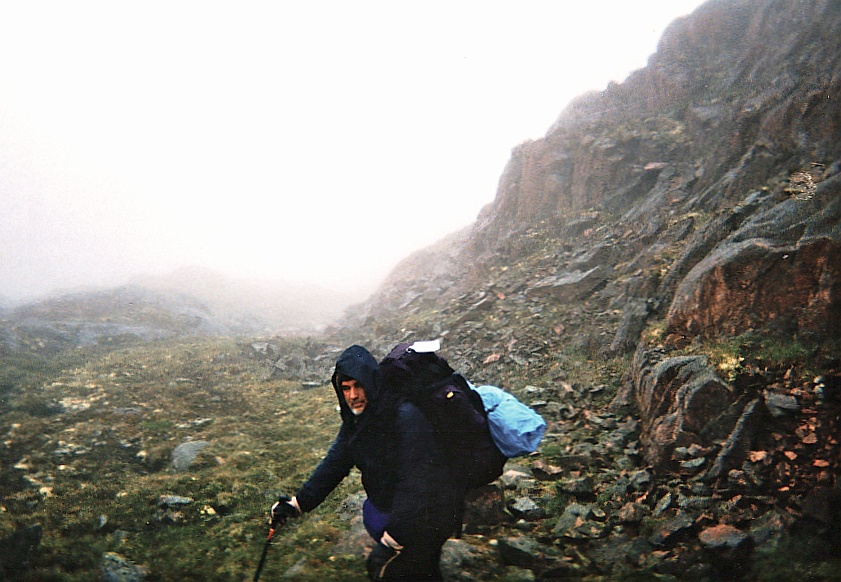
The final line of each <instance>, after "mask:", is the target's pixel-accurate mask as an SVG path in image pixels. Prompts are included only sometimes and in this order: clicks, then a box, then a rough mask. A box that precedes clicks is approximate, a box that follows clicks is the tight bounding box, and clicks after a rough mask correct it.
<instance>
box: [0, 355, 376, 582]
mask: <svg viewBox="0 0 841 582" xmlns="http://www.w3.org/2000/svg"><path fill="white" fill-rule="evenodd" d="M77 356H78V358H76V360H77V361H76V362H74V363H73V364H75V365H70V366H66V367H63V366H58V367H56V368H54V369H52V370H49V371H48V372H47V373H46V374H44V373H42V374H41V375H40V377H39V378H37V381H36V382H34V383H33V384H32V385H29V386H23V389H22V391H21V392H18V393H15V392H13V393H12V394H9V395H7V400H8V405H9V406H8V408H7V412H6V413H5V414H3V415H2V416H0V431H2V433H3V434H4V435H5V438H4V441H5V442H4V443H3V444H2V448H0V451H2V453H0V454H1V455H2V468H0V487H2V490H1V491H0V493H2V497H3V506H4V509H3V510H2V513H0V533H2V534H3V535H5V534H7V533H9V532H11V531H13V530H14V529H16V528H17V527H20V526H25V525H31V524H32V523H40V524H42V526H43V528H44V537H43V540H42V545H41V548H40V550H39V552H38V553H37V556H36V558H35V560H34V569H33V570H32V571H31V572H30V574H29V575H28V577H26V578H24V579H25V580H92V579H96V578H97V576H98V572H99V569H100V567H101V557H102V554H103V553H104V552H108V551H113V552H118V553H119V554H120V555H122V556H124V557H125V558H127V559H129V560H131V561H132V562H134V563H136V564H142V565H143V566H144V567H146V568H147V570H148V576H147V580H174V579H189V580H242V579H245V578H250V576H251V575H253V572H254V569H255V567H256V563H257V560H258V558H259V555H260V551H261V549H262V546H263V540H264V536H265V533H266V531H267V526H266V523H265V515H266V512H267V509H268V507H269V505H270V504H271V502H272V501H273V500H274V499H276V497H277V495H278V494H279V493H281V492H294V490H295V489H296V488H297V487H298V486H299V485H300V484H301V482H302V481H303V479H305V478H306V476H307V475H308V474H309V472H310V471H311V470H312V469H313V467H314V466H315V464H316V463H317V462H318V460H319V459H320V458H321V457H322V456H323V454H324V453H325V451H326V449H327V447H328V446H329V444H330V442H331V439H332V437H333V436H334V434H335V431H336V429H337V427H338V415H337V414H336V412H335V396H334V394H333V391H332V390H330V389H328V388H324V389H314V390H308V391H299V390H298V385H296V384H290V383H284V382H281V381H278V380H273V379H271V377H270V376H269V374H268V372H267V370H266V368H265V363H261V362H259V361H257V360H255V359H251V358H250V356H248V355H246V354H245V353H244V352H243V351H241V348H240V347H239V346H238V345H236V344H235V343H233V342H229V341H225V340H222V341H212V340H207V341H201V342H199V341H196V342H191V343H182V344H176V343H172V344H157V345H152V346H147V347H136V348H131V349H125V350H123V351H116V352H112V353H100V354H95V353H91V354H87V355H83V354H77ZM7 367H9V368H11V367H14V363H13V362H7ZM22 376H24V377H26V375H25V374H23V375H22ZM59 403H61V405H62V406H63V408H64V410H65V412H57V411H58V410H60V406H59ZM206 419H210V420H206ZM185 440H206V441H209V442H211V443H213V444H212V447H209V448H208V449H205V451H207V454H203V455H202V456H201V457H200V459H199V461H198V462H197V464H196V465H195V467H196V470H191V471H189V472H187V473H181V474H179V473H175V472H174V471H173V470H172V469H171V468H170V466H169V459H170V457H169V455H170V453H171V451H172V449H173V448H174V447H175V446H177V445H178V444H180V443H182V442H184V441H185ZM359 487H360V486H359V482H358V479H349V480H347V481H346V483H345V485H344V486H343V487H342V490H341V491H338V492H337V493H336V494H335V495H334V496H333V497H332V498H331V500H330V502H329V503H327V504H325V506H324V507H323V508H321V509H319V511H317V512H316V513H315V514H314V515H313V516H311V517H310V518H308V519H307V520H304V521H302V522H301V523H299V524H296V525H293V526H291V527H289V528H287V529H286V530H284V531H283V532H281V534H280V535H278V536H277V537H276V538H275V539H276V541H275V542H274V543H273V547H272V548H271V552H270V555H269V560H268V563H267V566H266V570H265V574H264V579H266V580H271V579H272V578H276V577H277V576H278V575H279V573H280V572H284V571H286V570H287V569H288V568H290V567H291V566H293V565H295V564H296V563H297V562H298V561H299V560H300V558H301V557H302V555H303V553H302V552H305V553H306V555H307V561H306V566H305V567H304V568H303V569H301V571H300V576H301V577H303V578H306V579H335V580H339V579H342V577H343V576H346V577H348V579H358V578H359V577H360V576H361V575H363V570H362V568H363V566H362V563H361V561H360V560H359V559H358V558H354V559H353V560H350V561H347V560H345V559H344V558H342V557H336V556H332V555H331V550H332V547H333V542H334V541H335V540H336V539H337V537H338V536H339V534H340V529H341V528H342V527H343V526H345V525H346V524H343V523H341V522H337V521H336V520H335V519H332V518H331V519H323V518H322V517H321V516H332V514H333V513H334V512H333V511H332V510H334V509H335V507H336V505H337V504H338V503H339V502H340V501H341V500H343V499H344V498H345V497H346V496H347V494H348V493H351V492H354V491H356V490H357V489H359ZM165 494H166V495H181V496H187V497H191V498H193V499H194V502H193V503H192V504H190V505H187V506H186V507H180V508H173V510H172V511H173V512H179V513H165V511H164V510H161V509H159V508H158V507H157V501H158V497H159V496H160V495H165ZM172 521H174V522H175V525H167V523H168V522H172ZM103 522H104V523H103Z"/></svg>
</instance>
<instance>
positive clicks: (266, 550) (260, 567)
mask: <svg viewBox="0 0 841 582" xmlns="http://www.w3.org/2000/svg"><path fill="white" fill-rule="evenodd" d="M277 527H278V522H277V521H276V520H274V519H273V520H272V522H271V523H270V524H269V535H268V536H266V543H265V544H264V545H263V553H262V554H261V555H260V563H259V564H257V571H256V572H254V582H257V581H258V580H259V579H260V572H262V571H263V566H264V565H265V563H266V555H267V554H268V553H269V546H270V545H271V543H272V538H273V537H274V532H275V531H276V530H277Z"/></svg>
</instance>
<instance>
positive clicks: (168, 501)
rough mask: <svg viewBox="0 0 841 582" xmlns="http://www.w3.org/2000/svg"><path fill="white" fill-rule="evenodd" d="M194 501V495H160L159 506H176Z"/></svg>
mask: <svg viewBox="0 0 841 582" xmlns="http://www.w3.org/2000/svg"><path fill="white" fill-rule="evenodd" d="M192 502H193V498H192V497H182V496H180V495H161V496H160V497H158V507H164V508H165V507H175V506H178V505H189V504H190V503H192Z"/></svg>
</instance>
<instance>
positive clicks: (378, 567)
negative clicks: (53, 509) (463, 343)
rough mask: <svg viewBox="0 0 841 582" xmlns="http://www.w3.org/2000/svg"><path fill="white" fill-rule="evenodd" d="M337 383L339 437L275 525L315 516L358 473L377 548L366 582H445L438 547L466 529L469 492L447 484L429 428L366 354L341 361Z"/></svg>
mask: <svg viewBox="0 0 841 582" xmlns="http://www.w3.org/2000/svg"><path fill="white" fill-rule="evenodd" d="M332 383H333V388H334V389H335V391H336V397H337V398H338V400H339V409H340V414H341V418H342V425H341V428H340V429H339V433H338V435H337V436H336V439H335V441H334V442H333V445H332V446H331V447H330V450H329V451H328V453H327V456H326V457H325V458H324V459H323V460H322V461H321V463H320V464H319V465H318V467H317V468H316V469H315V471H314V472H313V474H312V475H311V476H310V478H309V479H308V480H307V482H306V483H304V485H303V487H301V489H300V491H298V493H297V495H295V497H293V498H292V499H287V498H281V500H280V501H279V502H277V503H275V504H274V505H273V506H272V518H273V519H280V520H283V519H285V518H287V517H292V516H296V515H300V514H301V513H305V512H308V511H312V510H313V509H315V508H316V507H317V506H318V505H319V504H320V503H321V502H322V501H324V499H325V498H326V497H327V495H329V494H330V492H331V491H333V489H335V488H336V486H338V485H339V483H341V481H342V480H343V479H344V478H345V477H347V475H348V474H349V473H350V470H351V469H352V468H353V467H354V466H355V467H357V468H359V470H360V471H361V473H362V485H363V487H364V488H365V492H366V493H367V496H368V499H367V500H366V502H365V504H364V506H363V521H364V523H365V527H366V529H367V530H368V533H369V534H371V536H372V537H373V538H374V540H375V541H376V542H377V543H376V545H375V546H374V548H373V550H372V551H371V553H370V555H369V556H368V560H367V564H366V565H367V569H368V576H369V577H370V578H371V579H372V580H397V579H404V580H420V579H427V580H440V579H441V572H440V568H439V561H440V557H441V547H442V546H443V544H444V542H445V541H446V540H447V538H448V537H450V535H452V534H453V533H455V532H456V531H457V528H459V527H460V525H461V524H460V516H461V515H462V508H463V506H464V497H465V490H464V488H462V487H459V486H458V485H457V484H456V483H455V482H454V481H453V480H452V479H451V478H450V476H449V473H448V469H447V466H446V463H445V461H444V459H443V457H442V454H441V451H440V449H439V447H438V446H437V440H436V438H435V434H434V433H435V431H434V428H433V426H432V424H430V422H429V421H428V420H427V418H426V417H425V416H424V414H423V413H422V412H421V411H420V409H418V407H417V406H415V405H414V404H412V403H411V402H409V401H407V400H405V399H404V398H402V397H401V396H400V395H399V394H398V393H397V392H395V391H392V390H387V389H385V388H384V387H383V386H382V385H381V381H380V370H379V365H378V364H377V361H376V360H375V359H374V357H373V356H372V355H371V354H370V353H369V352H368V351H367V350H366V349H365V348H363V347H361V346H356V345H354V346H351V347H349V348H348V349H347V350H345V351H344V352H343V353H342V355H341V356H339V358H338V360H337V361H336V370H335V372H334V373H333V378H332Z"/></svg>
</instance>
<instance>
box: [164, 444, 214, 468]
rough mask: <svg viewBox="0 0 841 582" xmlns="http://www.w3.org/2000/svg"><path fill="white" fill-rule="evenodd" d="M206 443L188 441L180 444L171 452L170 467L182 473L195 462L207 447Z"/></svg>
mask: <svg viewBox="0 0 841 582" xmlns="http://www.w3.org/2000/svg"><path fill="white" fill-rule="evenodd" d="M209 446H210V443H209V442H207V441H188V442H186V443H181V444H180V445H178V446H177V447H175V449H173V451H172V467H173V468H174V469H175V470H176V471H178V472H184V471H186V470H187V469H189V468H190V465H192V464H193V462H194V461H195V460H196V457H198V455H199V453H200V452H201V451H202V449H204V448H205V447H209Z"/></svg>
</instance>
